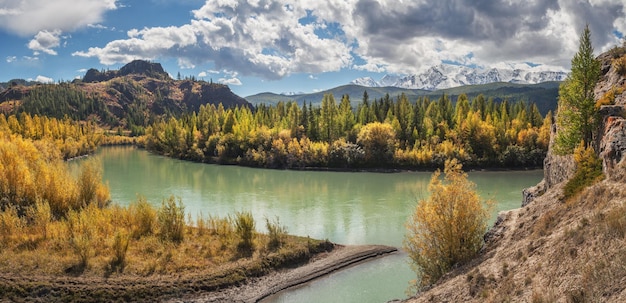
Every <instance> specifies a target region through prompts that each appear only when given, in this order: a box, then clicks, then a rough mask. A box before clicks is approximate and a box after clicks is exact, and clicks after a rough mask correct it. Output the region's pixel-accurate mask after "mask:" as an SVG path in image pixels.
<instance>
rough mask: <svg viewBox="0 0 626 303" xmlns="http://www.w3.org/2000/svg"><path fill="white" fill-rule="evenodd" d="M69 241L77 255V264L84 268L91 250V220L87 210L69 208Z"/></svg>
mask: <svg viewBox="0 0 626 303" xmlns="http://www.w3.org/2000/svg"><path fill="white" fill-rule="evenodd" d="M65 222H66V224H67V231H68V238H69V243H70V245H71V247H72V249H73V250H74V252H75V253H76V255H77V256H78V260H79V263H78V266H79V268H80V269H85V268H86V267H87V265H88V264H89V258H91V254H92V252H93V241H92V240H93V234H94V230H93V228H94V227H93V222H91V221H90V218H89V215H88V212H87V210H82V211H75V210H70V211H69V212H68V213H67V220H66V221H65Z"/></svg>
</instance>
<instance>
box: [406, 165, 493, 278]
mask: <svg viewBox="0 0 626 303" xmlns="http://www.w3.org/2000/svg"><path fill="white" fill-rule="evenodd" d="M440 175H441V172H440V171H439V170H438V171H436V172H435V173H434V174H433V176H432V178H431V180H430V184H429V185H428V191H429V193H430V197H429V198H427V199H424V200H421V201H419V203H418V204H417V206H416V207H415V210H414V211H413V214H412V216H411V217H410V218H409V221H408V222H407V224H406V227H407V234H406V236H405V241H404V248H405V250H406V251H407V252H408V254H409V257H410V258H411V260H412V262H413V265H414V267H415V270H416V273H417V275H418V280H419V281H420V282H419V284H420V285H419V286H426V285H430V284H432V283H435V282H436V281H437V280H438V279H439V278H440V277H441V276H442V275H443V274H444V273H446V272H447V271H448V270H450V269H451V268H452V267H453V266H455V265H457V264H462V263H465V262H467V261H469V260H470V259H471V258H473V257H474V256H475V255H476V253H477V252H478V251H479V250H480V248H481V247H482V245H483V235H484V233H485V231H486V229H487V220H488V218H489V209H490V206H491V204H492V202H490V201H487V202H486V203H483V201H481V199H480V197H479V195H478V193H477V192H476V190H475V184H474V183H472V182H470V181H469V180H468V179H467V174H465V173H464V172H463V170H462V167H461V164H459V163H458V161H457V160H455V159H454V160H447V161H446V163H445V170H444V177H443V180H442V179H441V178H440Z"/></svg>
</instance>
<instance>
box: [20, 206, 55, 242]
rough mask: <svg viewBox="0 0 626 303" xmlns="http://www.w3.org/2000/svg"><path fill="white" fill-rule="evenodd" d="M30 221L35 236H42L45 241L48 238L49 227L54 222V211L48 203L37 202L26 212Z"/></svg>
mask: <svg viewBox="0 0 626 303" xmlns="http://www.w3.org/2000/svg"><path fill="white" fill-rule="evenodd" d="M26 215H27V218H28V220H29V221H30V226H31V228H32V230H33V231H34V232H35V234H38V235H41V237H42V238H43V239H46V238H48V226H49V224H50V222H51V221H52V211H51V210H50V204H49V203H48V202H47V201H42V200H37V202H35V205H33V206H31V207H30V208H29V209H28V211H27V212H26Z"/></svg>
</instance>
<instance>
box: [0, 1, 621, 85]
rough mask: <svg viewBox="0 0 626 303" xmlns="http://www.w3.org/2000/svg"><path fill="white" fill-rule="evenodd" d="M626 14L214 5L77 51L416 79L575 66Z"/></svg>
mask: <svg viewBox="0 0 626 303" xmlns="http://www.w3.org/2000/svg"><path fill="white" fill-rule="evenodd" d="M0 1H2V0H0ZM625 15H626V8H625V5H624V2H623V0H581V1H576V2H572V1H569V0H536V1H529V2H528V1H527V2H519V1H487V2H484V3H481V4H480V5H478V4H477V3H476V2H475V1H473V0H439V1H382V0H329V1H296V0H275V1H271V0H255V1H236V0H207V1H206V2H205V3H204V5H202V7H200V8H199V9H197V10H194V11H192V16H193V18H192V19H191V20H190V21H189V23H188V24H185V25H182V26H170V27H152V28H144V29H134V30H130V31H128V33H127V34H128V38H127V39H122V40H115V41H111V42H109V43H107V44H106V45H105V46H103V47H91V48H89V49H88V50H84V51H79V52H75V53H74V54H73V55H75V56H83V57H96V58H98V59H99V60H100V62H101V63H103V64H115V63H126V62H129V61H131V60H133V59H148V60H155V59H159V58H176V59H177V60H178V63H179V66H180V67H183V68H191V67H195V66H197V65H201V64H205V63H213V64H214V65H215V68H216V69H219V70H222V69H227V70H231V71H237V72H238V73H239V74H242V75H253V76H260V77H262V78H264V79H280V78H282V77H284V76H287V75H290V74H293V73H306V74H317V73H321V72H329V71H339V70H341V69H344V68H353V69H357V70H365V71H373V72H388V73H399V74H404V73H415V72H420V71H422V70H425V69H427V68H429V67H430V66H432V65H436V64H439V63H441V62H442V61H454V62H458V63H459V64H467V65H469V64H471V65H479V66H485V67H489V66H493V65H495V64H497V63H498V62H509V63H511V64H516V63H520V62H533V63H539V64H542V66H544V67H546V66H556V67H560V68H569V62H570V59H571V57H572V56H573V54H574V52H575V51H576V49H577V41H578V35H579V33H580V31H581V30H582V27H583V26H584V22H588V23H589V24H590V27H591V30H592V33H593V34H592V37H593V39H594V45H597V47H596V49H597V50H602V49H606V48H607V47H609V46H611V45H614V44H616V41H617V39H616V37H615V35H613V33H612V32H613V30H618V31H621V32H622V33H623V32H624V31H626V25H625V24H626V22H623V21H624V16H625ZM355 57H356V58H358V60H355V59H354V58H355ZM355 61H358V63H355ZM227 78H229V77H225V79H227ZM235 78H237V77H236V76H231V77H230V79H235Z"/></svg>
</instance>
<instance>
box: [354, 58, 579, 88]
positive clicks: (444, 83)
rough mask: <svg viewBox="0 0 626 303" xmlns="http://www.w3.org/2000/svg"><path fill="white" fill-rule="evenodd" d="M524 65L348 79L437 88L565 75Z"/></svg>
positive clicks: (524, 81)
mask: <svg viewBox="0 0 626 303" xmlns="http://www.w3.org/2000/svg"><path fill="white" fill-rule="evenodd" d="M525 66H527V67H528V68H527V69H523V68H520V67H519V66H512V65H511V66H505V67H502V68H490V69H478V68H471V67H467V66H460V65H450V64H440V65H437V66H433V67H431V68H429V69H428V70H426V71H425V72H423V73H420V74H413V75H408V76H397V75H385V76H384V77H383V78H382V79H380V80H379V81H375V80H373V79H372V78H371V77H364V78H359V79H356V80H354V81H352V82H350V83H351V84H356V85H361V86H368V87H384V86H395V87H402V88H409V89H426V90H437V89H444V88H450V87H457V86H463V85H477V84H487V83H493V82H510V83H520V84H536V83H541V82H546V81H563V80H565V77H567V72H564V71H551V70H547V69H545V68H538V67H531V66H529V65H525Z"/></svg>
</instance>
